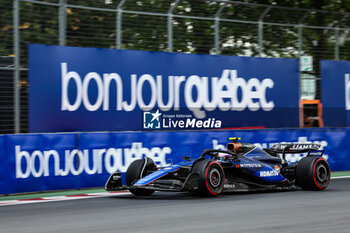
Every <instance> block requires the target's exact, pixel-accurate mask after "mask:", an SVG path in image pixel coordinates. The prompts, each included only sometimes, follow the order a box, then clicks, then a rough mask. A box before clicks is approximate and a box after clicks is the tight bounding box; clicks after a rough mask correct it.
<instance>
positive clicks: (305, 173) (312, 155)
mask: <svg viewBox="0 0 350 233" xmlns="http://www.w3.org/2000/svg"><path fill="white" fill-rule="evenodd" d="M229 140H232V141H231V142H229V143H228V144H227V146H226V149H227V151H226V150H215V149H207V150H204V152H203V153H202V154H201V156H200V157H199V158H198V159H196V160H193V161H191V160H190V158H189V157H186V156H184V157H183V159H184V161H183V162H181V163H179V164H176V165H172V166H169V167H164V168H157V166H156V164H155V163H154V162H153V160H152V159H150V158H148V157H145V158H144V159H139V160H135V161H133V162H132V163H131V164H130V166H129V167H128V169H127V172H126V185H122V178H121V173H120V172H116V173H114V174H112V175H111V176H110V177H109V179H108V181H107V183H106V185H105V189H106V190H107V191H117V190H127V189H128V190H129V191H130V192H131V193H133V194H134V195H137V196H145V195H151V194H152V193H153V192H154V191H176V192H183V191H187V192H191V193H197V194H199V195H201V196H215V195H217V194H220V193H221V192H234V191H254V190H269V189H295V188H296V187H300V188H302V189H304V190H324V189H325V188H327V186H328V184H329V181H330V174H331V172H330V168H329V165H328V162H327V161H326V160H325V159H324V158H322V155H323V151H321V150H319V148H320V145H317V144H300V143H293V144H276V145H274V146H273V147H271V148H269V149H261V148H260V147H257V146H256V145H254V144H250V143H242V142H238V140H240V138H230V139H229ZM290 153H298V154H300V153H308V154H307V155H306V156H305V157H303V158H302V159H301V160H300V161H299V162H297V163H293V164H288V162H287V161H286V159H285V155H286V154H290Z"/></svg>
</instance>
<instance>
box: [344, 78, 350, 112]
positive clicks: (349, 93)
mask: <svg viewBox="0 0 350 233" xmlns="http://www.w3.org/2000/svg"><path fill="white" fill-rule="evenodd" d="M345 108H346V110H350V74H345Z"/></svg>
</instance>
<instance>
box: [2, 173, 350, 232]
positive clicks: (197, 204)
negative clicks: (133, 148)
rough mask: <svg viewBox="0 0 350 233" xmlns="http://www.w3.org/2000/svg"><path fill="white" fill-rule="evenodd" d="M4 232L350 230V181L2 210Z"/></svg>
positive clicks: (91, 200)
mask: <svg viewBox="0 0 350 233" xmlns="http://www.w3.org/2000/svg"><path fill="white" fill-rule="evenodd" d="M0 232H1V233H17V232H21V233H22V232H26V233H31V232H33V233H41V232H74V233H80V232H84V233H86V232H125V233H129V232H138V233H140V232H153V233H154V232H210V233H214V232H240V233H242V232H247V233H253V232H269V233H271V232H278V233H286V232H293V233H295V232H303V233H305V232H317V233H320V232H327V233H328V232H329V233H337V232H342V233H349V232H350V179H337V180H332V181H331V184H330V186H329V187H328V189H327V190H325V191H322V192H310V191H301V190H300V191H292V192H269V193H239V194H233V195H232V194H231V195H227V194H225V195H221V196H218V197H215V198H200V197H196V196H190V195H187V194H186V193H163V192H157V193H155V194H154V195H153V196H151V197H147V198H136V197H134V196H133V195H132V194H125V195H121V196H114V197H100V198H92V199H81V200H75V201H59V202H47V203H38V204H24V205H14V206H3V207H0Z"/></svg>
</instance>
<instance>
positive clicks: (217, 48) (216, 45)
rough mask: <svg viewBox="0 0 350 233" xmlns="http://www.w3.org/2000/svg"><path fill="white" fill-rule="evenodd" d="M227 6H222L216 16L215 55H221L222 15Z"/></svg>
mask: <svg viewBox="0 0 350 233" xmlns="http://www.w3.org/2000/svg"><path fill="white" fill-rule="evenodd" d="M225 6H226V4H225V3H224V4H223V5H221V6H220V8H219V10H218V11H217V12H216V14H215V25H214V43H215V54H220V15H221V13H222V11H223V10H224V8H225Z"/></svg>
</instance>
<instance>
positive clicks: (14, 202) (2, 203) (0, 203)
mask: <svg viewBox="0 0 350 233" xmlns="http://www.w3.org/2000/svg"><path fill="white" fill-rule="evenodd" d="M129 193H130V192H128V191H123V192H104V193H87V194H77V195H67V196H55V197H40V198H30V199H20V200H5V201H1V200H0V207H1V206H8V205H22V204H32V203H43V202H54V201H68V200H79V199H88V198H96V197H107V196H120V195H125V194H129Z"/></svg>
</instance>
